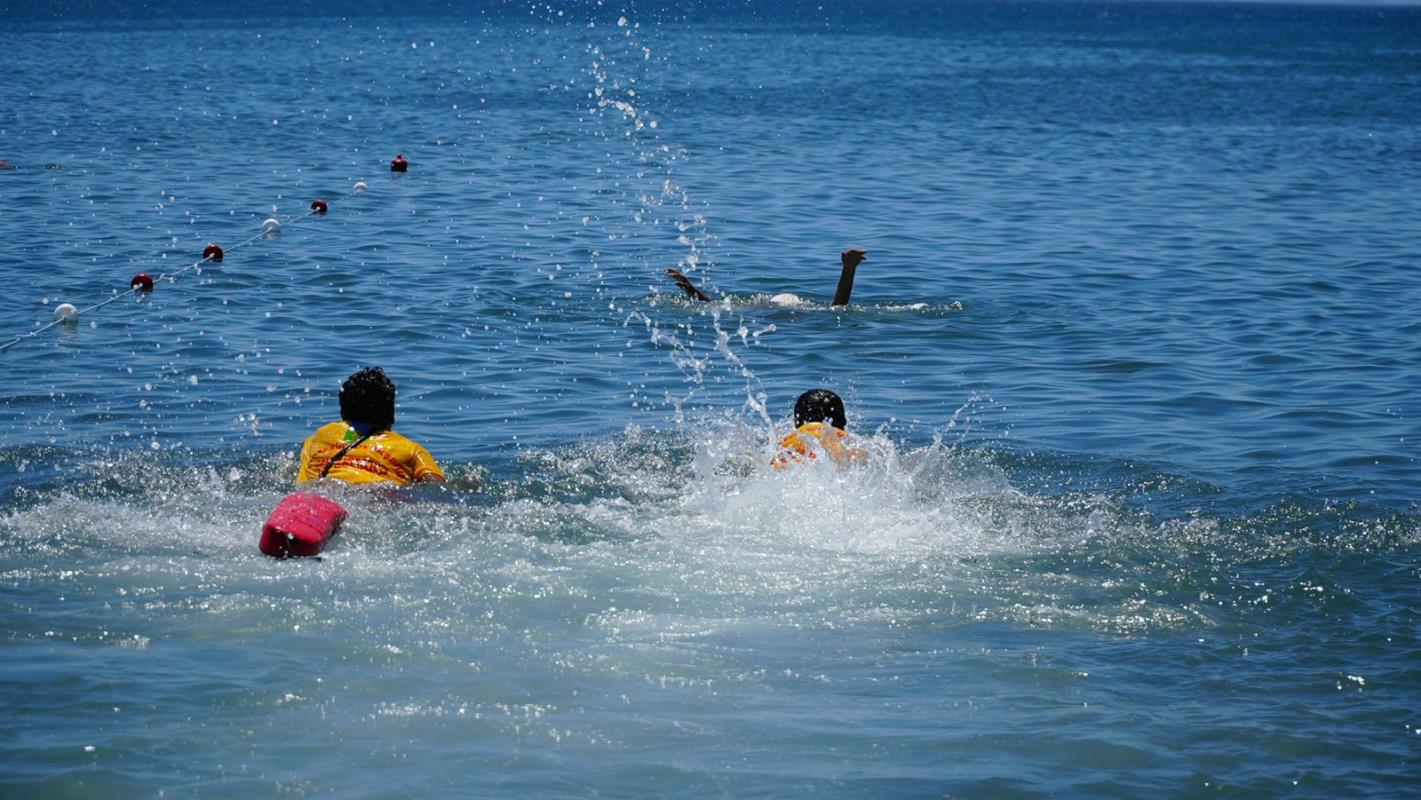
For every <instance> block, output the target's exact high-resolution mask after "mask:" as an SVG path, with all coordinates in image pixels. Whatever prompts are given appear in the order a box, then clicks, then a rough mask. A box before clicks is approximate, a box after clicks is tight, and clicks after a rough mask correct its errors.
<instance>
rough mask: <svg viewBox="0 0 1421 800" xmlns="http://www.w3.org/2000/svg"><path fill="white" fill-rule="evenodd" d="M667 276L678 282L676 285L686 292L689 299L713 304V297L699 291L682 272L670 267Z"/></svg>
mask: <svg viewBox="0 0 1421 800" xmlns="http://www.w3.org/2000/svg"><path fill="white" fill-rule="evenodd" d="M666 274H667V275H670V276H671V279H672V280H674V281H676V285H677V286H680V287H681V291H683V292H685V293H686V296H687V297H689V298H691V299H692V300H700V301H701V302H703V303H709V302H711V296H710V295H708V294H706V293H705V292H703V291H701V290H700V289H697V288H696V285H695V284H694V283H691V279H690V278H687V277H686V276H685V275H683V274H681V271H680V270H678V269H673V268H670V267H668V268H667V269H666Z"/></svg>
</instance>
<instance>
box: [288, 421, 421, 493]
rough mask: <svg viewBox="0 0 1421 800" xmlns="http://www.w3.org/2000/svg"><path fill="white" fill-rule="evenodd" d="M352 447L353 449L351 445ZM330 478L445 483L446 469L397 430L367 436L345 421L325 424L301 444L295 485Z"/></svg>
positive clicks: (347, 480)
mask: <svg viewBox="0 0 1421 800" xmlns="http://www.w3.org/2000/svg"><path fill="white" fill-rule="evenodd" d="M352 445H353V446H352ZM320 477H330V478H335V479H337V480H342V481H345V482H346V483H382V482H387V483H395V484H398V485H400V486H408V485H409V484H411V483H414V482H415V481H418V480H428V479H433V480H440V481H442V480H444V470H442V469H440V468H439V464H438V463H437V462H436V461H435V460H434V456H432V455H430V454H429V451H428V450H426V449H424V447H423V446H421V445H419V444H418V443H416V442H414V441H412V440H410V439H406V438H405V437H403V436H401V435H400V434H398V433H395V432H394V431H379V432H377V433H373V434H370V435H369V436H366V437H361V435H360V433H359V432H358V431H356V430H355V429H354V428H352V427H351V426H350V425H349V424H348V423H346V422H345V421H343V420H342V421H340V422H332V423H330V424H328V425H322V426H321V427H320V428H319V429H317V430H316V432H315V433H313V434H311V436H310V437H308V438H307V439H306V442H305V444H303V445H301V469H300V471H298V472H297V473H296V482H297V483H305V482H306V481H310V480H315V479H316V478H320Z"/></svg>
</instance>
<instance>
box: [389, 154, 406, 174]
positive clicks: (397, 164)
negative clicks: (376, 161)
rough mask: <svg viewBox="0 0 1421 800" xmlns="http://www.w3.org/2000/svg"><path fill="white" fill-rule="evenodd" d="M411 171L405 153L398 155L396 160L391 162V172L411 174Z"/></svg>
mask: <svg viewBox="0 0 1421 800" xmlns="http://www.w3.org/2000/svg"><path fill="white" fill-rule="evenodd" d="M409 169H410V162H408V161H406V160H405V156H404V154H403V153H398V154H396V155H395V158H394V160H392V161H391V162H390V171H391V172H409Z"/></svg>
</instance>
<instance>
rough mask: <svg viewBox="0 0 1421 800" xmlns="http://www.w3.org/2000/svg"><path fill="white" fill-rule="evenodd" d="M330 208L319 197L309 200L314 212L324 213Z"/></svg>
mask: <svg viewBox="0 0 1421 800" xmlns="http://www.w3.org/2000/svg"><path fill="white" fill-rule="evenodd" d="M330 208H331V207H330V206H329V205H327V204H326V201H324V200H322V199H321V198H319V197H317V198H316V199H315V200H312V201H311V210H312V211H314V212H316V213H317V214H324V213H326V212H327V211H329V210H330Z"/></svg>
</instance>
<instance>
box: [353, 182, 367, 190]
mask: <svg viewBox="0 0 1421 800" xmlns="http://www.w3.org/2000/svg"><path fill="white" fill-rule="evenodd" d="M369 188H370V187H369V186H366V185H365V181H356V182H355V191H357V192H363V191H365V190H366V189H369Z"/></svg>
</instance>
